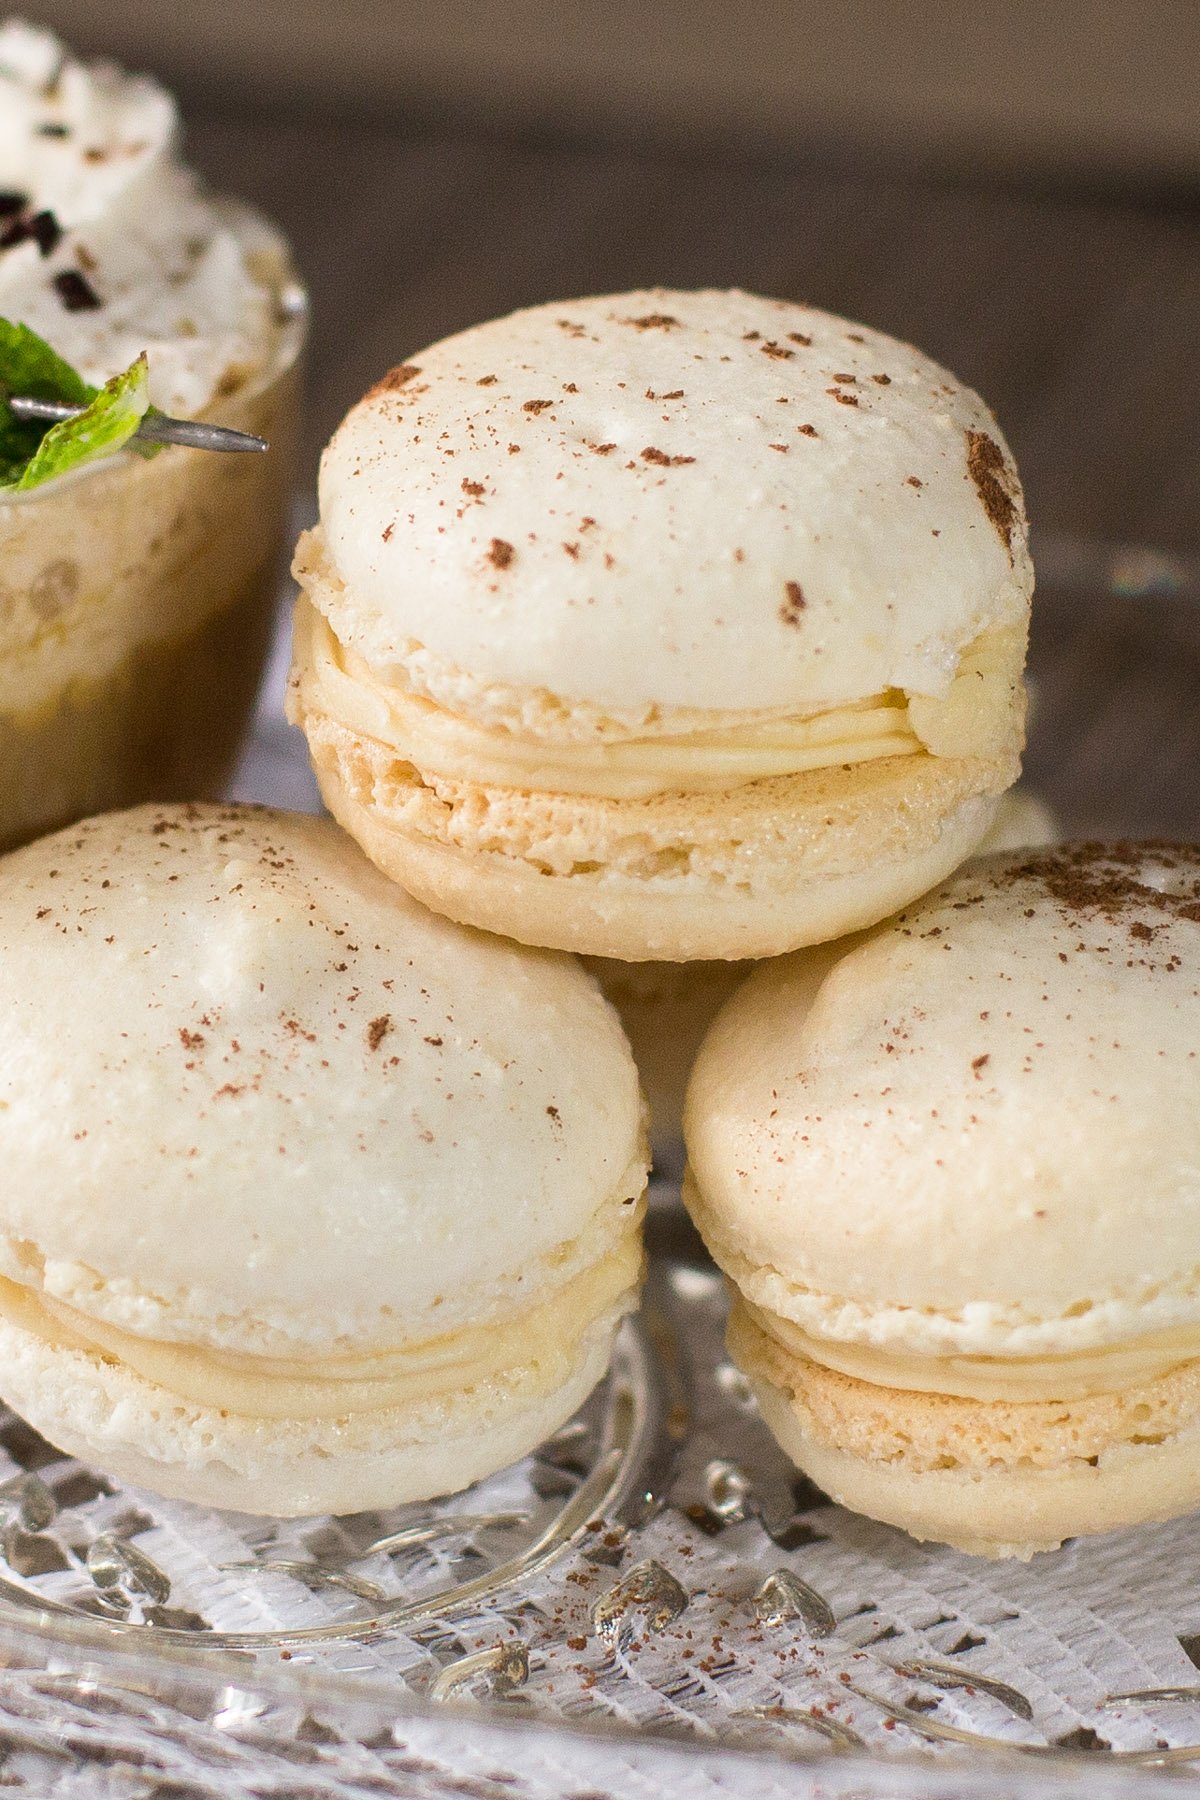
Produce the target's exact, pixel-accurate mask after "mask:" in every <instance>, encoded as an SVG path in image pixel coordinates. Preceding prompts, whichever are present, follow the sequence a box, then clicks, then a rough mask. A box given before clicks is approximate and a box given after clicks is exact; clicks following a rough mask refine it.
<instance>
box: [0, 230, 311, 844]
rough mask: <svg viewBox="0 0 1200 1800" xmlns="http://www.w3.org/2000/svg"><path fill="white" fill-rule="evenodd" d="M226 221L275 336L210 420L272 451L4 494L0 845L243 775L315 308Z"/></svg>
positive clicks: (229, 385) (281, 247)
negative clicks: (238, 760) (272, 316)
mask: <svg viewBox="0 0 1200 1800" xmlns="http://www.w3.org/2000/svg"><path fill="white" fill-rule="evenodd" d="M225 210H227V213H228V215H229V218H230V221H231V223H233V224H234V225H235V227H236V229H237V231H238V234H239V236H240V238H241V240H242V243H243V245H244V247H245V250H246V254H247V257H248V260H249V261H250V263H251V265H252V267H253V268H254V270H255V272H256V274H257V275H258V276H259V278H260V279H261V280H262V282H263V283H264V285H265V286H267V287H268V288H269V290H270V291H271V292H272V293H273V295H274V297H275V302H276V305H275V313H276V322H277V323H276V332H277V335H276V338H275V342H274V345H273V347H272V350H271V354H270V355H269V357H268V358H267V360H266V361H265V363H264V365H263V366H262V368H261V369H259V370H256V371H255V372H254V373H253V374H250V375H248V376H247V377H246V378H245V379H243V380H241V381H238V380H237V379H236V377H234V376H233V375H232V374H227V375H226V377H225V378H223V380H222V382H221V383H220V385H219V389H218V392H217V394H216V395H215V396H214V398H213V400H212V401H211V402H210V403H209V405H208V406H206V407H205V408H204V411H203V413H202V416H203V417H204V418H206V419H211V420H213V421H214V422H216V423H219V424H222V425H231V426H234V427H235V428H237V429H239V430H242V431H250V432H254V433H256V434H257V435H259V436H261V437H265V438H266V439H267V440H268V441H269V443H270V446H271V447H270V450H269V452H268V453H267V454H266V455H262V456H256V455H241V456H237V455H232V456H231V455H228V454H213V453H211V452H205V451H200V450H181V449H169V450H165V451H164V452H162V454H160V455H158V456H156V457H154V458H152V459H143V458H141V457H138V456H135V455H132V454H129V453H123V454H121V455H119V456H117V457H114V458H113V459H111V460H110V461H108V462H104V463H99V464H96V465H93V466H92V467H91V468H88V469H84V470H82V471H81V472H80V473H79V474H78V475H74V476H68V477H66V478H65V479H63V480H61V481H58V482H55V483H53V484H52V485H50V486H48V487H47V488H44V489H41V490H35V491H33V492H32V493H30V494H28V495H23V496H21V497H19V498H9V499H4V500H0V849H5V850H6V849H9V848H11V847H12V846H14V845H16V844H18V843H23V842H25V841H27V840H28V839H30V838H33V837H37V836H39V835H40V834H41V833H43V832H47V831H53V830H55V829H57V828H58V827H59V826H61V825H65V824H68V823H69V822H70V821H71V820H72V819H77V818H82V817H84V816H86V815H87V814H89V813H94V812H100V811H104V810H107V809H109V808H115V807H122V806H131V805H135V804H136V803H138V802H139V801H143V800H168V799H181V798H196V797H203V796H209V795H215V794H216V793H218V792H219V791H220V789H221V787H222V785H223V784H224V783H225V781H226V780H227V779H228V776H229V774H230V771H231V769H232V767H233V763H234V760H235V757H236V754H237V751H238V747H239V745H240V743H241V739H242V736H243V733H244V730H245V727H246V723H247V721H248V718H249V715H250V710H251V707H252V705H253V701H254V697H255V693H256V691H257V688H258V682H259V677H260V675H261V672H262V664H263V660H264V657H265V654H266V651H267V647H268V644H269V640H270V632H271V623H272V612H273V602H274V599H275V596H276V592H277V586H278V579H279V575H280V570H281V559H282V556H283V553H284V550H285V547H286V546H285V541H284V540H285V533H286V529H287V523H288V502H289V498H290V494H291V488H292V483H293V475H294V468H295V458H296V448H297V439H298V427H299V416H300V385H301V384H300V367H299V361H300V353H301V351H302V348H303V344H304V338H305V331H306V317H307V307H306V300H305V296H304V291H303V289H302V288H301V287H300V285H299V283H298V281H297V279H296V276H295V272H294V270H293V267H292V264H291V260H290V256H289V253H288V250H287V246H286V245H285V243H284V242H283V240H282V239H281V238H280V237H279V236H278V235H277V233H276V232H275V231H274V230H273V229H272V228H271V227H270V226H268V225H267V224H266V223H265V222H264V221H263V220H261V219H259V218H258V217H257V215H256V214H254V213H253V212H252V211H250V210H249V209H248V208H244V207H242V206H240V205H235V204H229V205H228V206H227V208H226V209H225Z"/></svg>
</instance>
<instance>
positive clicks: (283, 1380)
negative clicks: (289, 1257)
mask: <svg viewBox="0 0 1200 1800" xmlns="http://www.w3.org/2000/svg"><path fill="white" fill-rule="evenodd" d="M641 1275H642V1250H641V1242H640V1236H639V1234H638V1233H637V1232H635V1231H630V1232H629V1233H628V1234H627V1235H626V1237H625V1239H624V1241H623V1242H622V1243H621V1244H620V1245H619V1246H618V1248H617V1249H615V1250H614V1251H612V1252H611V1253H610V1254H609V1255H607V1256H605V1257H604V1258H602V1259H601V1260H600V1261H599V1262H597V1263H594V1264H593V1265H592V1267H591V1268H589V1269H585V1270H584V1271H583V1272H582V1273H581V1274H579V1275H577V1276H575V1277H574V1279H573V1280H572V1281H570V1282H568V1283H567V1284H566V1286H565V1287H563V1288H560V1289H559V1290H558V1292H557V1293H555V1294H553V1295H552V1296H551V1297H550V1298H549V1299H546V1300H543V1301H541V1302H540V1303H538V1304H537V1305H534V1306H531V1307H530V1308H529V1309H528V1311H526V1312H524V1313H522V1314H521V1315H520V1316H519V1317H517V1318H513V1319H507V1320H505V1321H503V1322H502V1323H499V1324H494V1325H476V1326H469V1327H467V1328H466V1329H464V1330H462V1331H456V1332H452V1333H450V1334H449V1335H447V1336H445V1337H440V1338H431V1339H428V1340H427V1341H426V1342H425V1343H422V1344H416V1345H412V1346H409V1347H404V1348H398V1349H395V1350H384V1351H378V1352H375V1353H372V1354H370V1355H367V1356H362V1357H323V1358H320V1359H313V1360H312V1361H311V1362H309V1361H301V1360H299V1359H280V1358H273V1357H265V1356H242V1355H238V1354H236V1353H235V1352H231V1351H221V1350H212V1349H209V1348H207V1347H206V1346H201V1345H192V1344H173V1343H164V1342H161V1341H155V1340H153V1339H149V1338H141V1337H136V1336H134V1334H133V1333H132V1332H128V1331H122V1330H121V1329H120V1327H118V1326H116V1325H109V1324H107V1323H105V1322H103V1321H101V1320H98V1319H93V1318H89V1317H87V1316H86V1315H85V1314H83V1313H81V1312H79V1311H78V1310H77V1309H76V1308H75V1307H72V1306H67V1305H66V1304H65V1303H64V1302H63V1301H61V1300H54V1299H52V1298H51V1297H50V1296H49V1295H47V1294H40V1293H38V1292H36V1291H35V1290H34V1289H32V1288H27V1287H22V1286H21V1285H20V1284H19V1283H17V1282H14V1281H9V1280H6V1279H4V1278H0V1317H2V1318H4V1319H5V1320H7V1321H8V1323H10V1324H12V1325H15V1326H17V1327H19V1328H20V1329H21V1330H22V1331H26V1332H28V1333H30V1334H31V1335H32V1336H34V1337H36V1338H39V1339H40V1340H41V1341H42V1342H43V1343H45V1344H48V1345H50V1346H52V1347H53V1348H55V1349H60V1350H73V1351H77V1352H80V1353H82V1354H83V1355H86V1356H89V1357H91V1358H93V1359H95V1360H98V1361H100V1362H104V1363H108V1364H110V1365H112V1364H115V1365H117V1366H120V1367H122V1368H124V1369H126V1370H128V1371H130V1372H131V1373H132V1374H134V1375H138V1376H140V1377H141V1378H142V1379H143V1380H144V1381H148V1382H151V1383H152V1384H153V1385H154V1386H155V1387H157V1388H162V1389H164V1390H165V1391H166V1392H167V1393H168V1394H169V1395H170V1396H171V1397H172V1398H173V1399H178V1400H186V1401H190V1402H191V1403H192V1404H194V1405H196V1406H201V1407H204V1408H205V1409H206V1410H212V1411H215V1412H221V1413H237V1414H240V1415H242V1416H244V1417H248V1418H254V1419H338V1418H343V1417H345V1416H346V1415H347V1414H349V1413H361V1412H376V1411H380V1410H382V1409H384V1408H388V1409H391V1408H397V1407H406V1406H407V1407H411V1406H413V1405H416V1404H426V1403H428V1402H429V1401H430V1400H436V1399H439V1398H442V1397H447V1396H451V1395H454V1394H461V1393H464V1392H466V1391H468V1390H470V1389H472V1388H475V1387H479V1386H481V1385H483V1384H485V1383H487V1382H489V1381H494V1380H495V1379H496V1378H497V1377H504V1376H508V1377H511V1376H512V1375H513V1374H519V1376H520V1377H521V1385H522V1387H523V1389H524V1390H525V1391H527V1392H528V1393H530V1394H531V1395H535V1394H543V1393H547V1394H548V1393H552V1392H553V1391H554V1390H555V1389H556V1388H558V1387H561V1386H562V1384H563V1383H564V1382H565V1381H566V1380H567V1379H568V1377H569V1375H570V1373H571V1371H572V1368H573V1367H574V1364H575V1361H576V1356H577V1349H578V1345H579V1342H580V1339H581V1338H582V1337H583V1335H584V1332H585V1331H586V1329H587V1327H588V1326H589V1325H591V1324H594V1323H595V1322H597V1321H598V1320H600V1319H601V1318H603V1317H605V1316H606V1315H608V1314H610V1313H612V1312H613V1311H614V1310H617V1309H618V1308H621V1306H622V1303H625V1304H628V1303H630V1302H631V1301H632V1296H633V1293H634V1290H635V1289H636V1287H637V1284H638V1282H639V1281H640V1280H641Z"/></svg>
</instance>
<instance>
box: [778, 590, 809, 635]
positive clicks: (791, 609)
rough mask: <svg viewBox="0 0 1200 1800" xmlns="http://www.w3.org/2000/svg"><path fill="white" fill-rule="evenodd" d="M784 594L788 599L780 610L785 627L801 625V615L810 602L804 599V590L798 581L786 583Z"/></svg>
mask: <svg viewBox="0 0 1200 1800" xmlns="http://www.w3.org/2000/svg"><path fill="white" fill-rule="evenodd" d="M784 592H785V593H786V595H787V599H786V600H785V601H784V603H783V605H782V606H781V607H780V608H779V617H780V618H781V619H782V621H783V623H784V624H785V625H799V623H800V614H801V613H802V612H803V611H804V609H805V607H806V606H807V605H808V601H807V600H806V599H805V598H804V589H803V588H802V587H801V586H800V583H799V582H798V581H787V582H785V583H784Z"/></svg>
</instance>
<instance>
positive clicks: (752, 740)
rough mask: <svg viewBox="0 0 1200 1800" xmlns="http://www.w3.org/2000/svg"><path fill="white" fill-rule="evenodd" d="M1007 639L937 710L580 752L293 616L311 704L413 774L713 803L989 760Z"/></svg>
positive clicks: (599, 743) (793, 723)
mask: <svg viewBox="0 0 1200 1800" xmlns="http://www.w3.org/2000/svg"><path fill="white" fill-rule="evenodd" d="M1011 636H1012V634H1011V633H1004V632H991V633H987V634H985V636H984V637H983V638H980V639H979V640H978V642H977V644H976V645H974V646H972V647H971V649H970V650H969V651H968V652H967V653H966V654H965V655H964V657H963V660H962V663H961V664H960V667H959V670H958V673H957V675H956V677H955V679H954V680H953V681H952V683H951V684H950V688H949V691H948V693H947V694H946V695H945V696H944V697H943V698H942V699H940V700H934V699H931V698H929V697H921V698H920V699H919V700H910V698H909V697H908V696H906V695H905V694H903V693H902V692H900V691H899V690H890V691H888V692H887V693H883V694H877V695H874V696H872V697H870V698H867V699H864V700H857V701H853V702H849V703H847V704H845V705H842V706H836V707H829V708H826V709H824V710H818V711H815V712H812V713H809V714H805V715H795V716H792V717H777V716H773V715H772V716H764V717H762V718H759V719H754V718H751V719H746V718H744V717H742V718H740V719H738V720H737V721H736V722H735V723H732V724H726V725H721V724H720V723H719V722H714V723H713V724H712V725H711V726H709V727H707V728H704V729H687V730H683V731H677V732H671V731H669V730H666V729H664V730H661V731H659V732H657V733H656V734H654V735H653V736H650V735H647V736H641V737H626V738H622V739H618V740H612V739H608V740H601V739H593V740H591V741H588V740H582V741H580V740H574V739H566V738H561V739H550V738H544V737H543V738H535V737H531V736H530V737H526V736H521V735H518V734H517V733H515V732H512V731H503V730H496V729H492V728H489V727H487V726H485V725H481V724H479V723H477V722H476V721H474V720H471V719H468V718H465V717H464V716H463V715H462V714H461V713H455V712H452V711H450V710H449V709H448V708H446V707H444V706H440V705H438V704H437V702H436V701H434V700H431V699H429V698H427V697H426V696H424V695H420V694H416V693H413V692H411V691H408V690H405V689H404V688H401V687H398V686H397V685H395V684H394V683H392V682H389V681H387V680H386V679H384V678H383V677H381V676H379V675H378V674H376V673H375V671H374V670H373V669H372V668H371V666H370V664H369V663H368V662H366V661H365V659H364V658H363V657H361V656H360V655H359V654H358V653H357V652H356V651H354V650H352V649H350V648H349V647H348V646H346V645H345V644H343V643H341V642H340V640H339V639H338V637H337V636H336V634H335V632H334V631H333V628H332V627H331V626H330V624H329V622H328V620H327V619H326V618H325V617H324V616H323V615H322V614H321V613H319V612H318V611H317V609H316V608H315V607H314V606H312V605H311V603H310V602H308V601H307V600H305V599H303V598H302V599H301V601H300V604H299V607H298V609H297V615H296V648H297V661H298V664H299V666H300V668H301V670H302V671H303V676H302V679H303V680H304V682H305V684H306V685H307V687H308V695H309V699H310V701H311V703H312V704H315V706H316V707H317V708H318V709H319V710H321V711H322V712H324V713H325V714H326V715H327V716H329V717H330V718H332V719H334V720H335V721H336V722H338V723H339V724H341V725H343V726H345V727H347V728H348V729H350V730H352V731H355V732H358V733H360V734H362V735H365V736H367V737H370V738H373V739H374V740H375V741H376V742H378V743H381V744H383V745H385V746H386V747H387V748H388V749H389V750H391V751H393V752H394V753H395V755H396V756H397V757H400V758H402V759H403V760H404V761H406V762H409V763H411V764H412V765H413V766H414V767H415V768H417V769H419V770H420V771H421V773H422V774H423V775H426V776H430V775H432V776H435V777H440V778H442V779H445V780H453V781H469V782H472V783H475V784H477V785H479V786H481V787H498V788H515V789H519V790H521V791H527V792H537V793H558V794H588V795H595V796H599V797H602V798H605V799H614V800H643V799H649V798H651V797H652V796H653V795H656V794H663V793H678V792H683V793H716V792H724V791H727V790H728V789H730V788H735V787H740V786H743V785H745V784H747V783H749V782H752V781H763V780H767V779H770V778H771V777H774V776H786V775H799V774H802V773H804V772H806V771H808V770H813V769H828V768H836V767H841V766H845V765H849V764H855V763H864V762H871V761H874V760H876V759H878V758H881V757H894V756H914V755H920V754H924V753H927V752H928V751H929V750H930V749H931V747H932V746H934V745H936V754H939V755H991V754H995V753H996V752H997V751H998V750H999V749H1002V748H1004V747H1005V745H1006V739H1007V738H1008V737H1010V736H1011V733H1012V714H1013V690H1014V685H1015V682H1016V680H1019V670H1020V661H1019V659H1018V660H1017V662H1016V665H1015V671H1014V668H1013V656H1012V645H1011V644H1010V643H1009V639H1010V637H1011ZM694 717H695V715H692V718H693V719H694ZM917 719H919V721H920V730H918V729H917V727H916V724H915V723H914V720H917Z"/></svg>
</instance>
